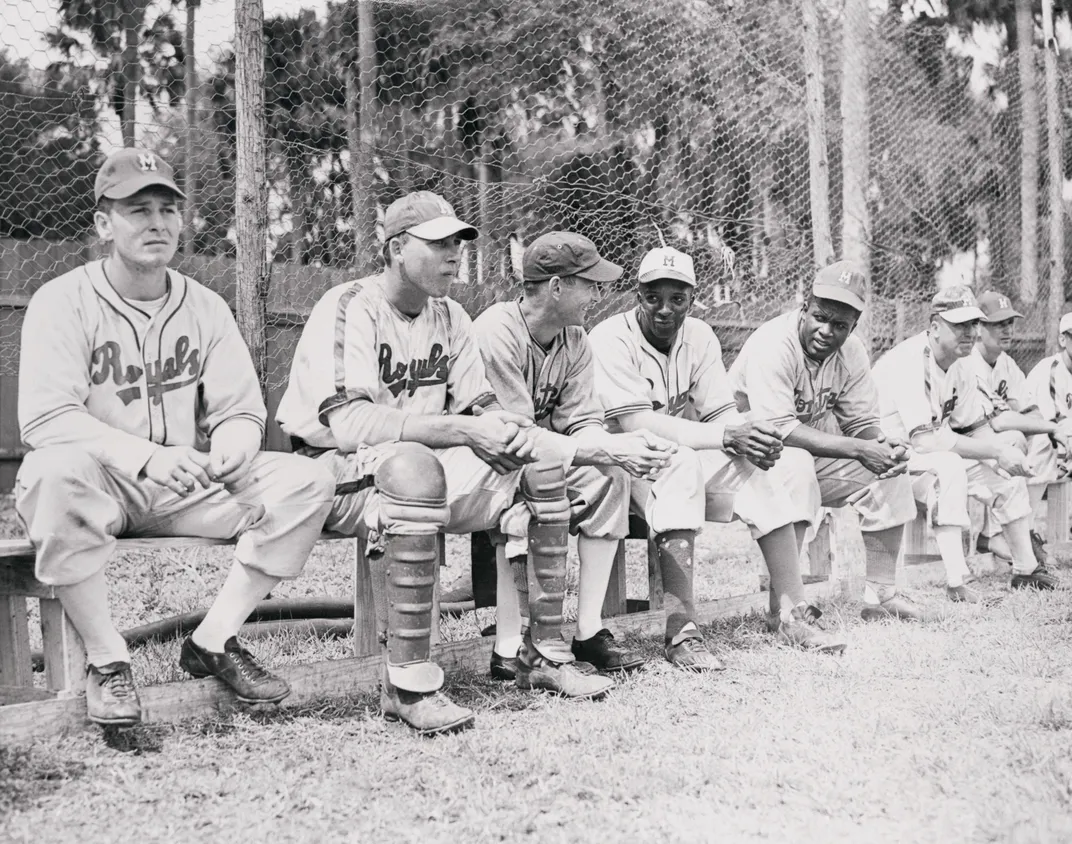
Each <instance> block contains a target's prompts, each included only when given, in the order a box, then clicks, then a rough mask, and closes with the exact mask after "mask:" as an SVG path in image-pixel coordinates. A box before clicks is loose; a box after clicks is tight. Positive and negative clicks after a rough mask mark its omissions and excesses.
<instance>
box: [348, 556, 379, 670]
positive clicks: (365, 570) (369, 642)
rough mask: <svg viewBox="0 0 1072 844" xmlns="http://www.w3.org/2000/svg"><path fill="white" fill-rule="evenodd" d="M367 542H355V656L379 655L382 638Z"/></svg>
mask: <svg viewBox="0 0 1072 844" xmlns="http://www.w3.org/2000/svg"><path fill="white" fill-rule="evenodd" d="M375 600H376V599H375V595H374V592H373V588H372V571H371V569H370V568H369V562H368V557H367V556H366V554H365V540H364V539H355V540H354V656H355V657H361V656H368V655H378V654H379V653H380V647H381V645H380V636H379V629H378V625H377V624H376V604H375Z"/></svg>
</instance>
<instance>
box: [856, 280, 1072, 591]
mask: <svg viewBox="0 0 1072 844" xmlns="http://www.w3.org/2000/svg"><path fill="white" fill-rule="evenodd" d="M982 318H983V312H982V311H981V310H979V306H978V304H977V302H976V300H975V296H974V295H973V294H972V292H971V289H970V288H968V287H965V286H963V285H954V286H951V287H947V288H944V289H943V290H940V291H939V292H938V293H937V294H935V296H934V298H933V299H932V300H931V317H930V324H929V326H928V327H927V330H926V331H923V332H920V333H919V334H917V335H915V336H914V337H909V338H908V339H907V340H904V341H903V342H901V343H899V344H898V345H896V346H894V347H893V348H892V349H890V350H889V351H888V352H886V354H884V355H883V356H882V357H881V358H880V359H879V360H878V362H877V363H876V364H875V366H874V368H873V373H874V376H875V383H876V384H877V385H878V391H879V406H880V409H881V412H882V428H883V430H884V431H885V432H886V434H887V435H888V436H891V437H896V438H898V439H900V440H905V441H908V442H909V443H910V444H911V447H912V452H913V453H912V455H911V457H910V458H909V462H908V471H909V473H910V474H911V475H912V479H913V483H912V489H913V492H914V494H915V497H916V500H917V501H919V502H921V503H923V504H925V506H926V508H927V518H928V521H929V523H930V525H931V528H932V529H933V532H934V538H935V541H936V542H937V544H938V550H939V553H940V554H941V556H942V560H943V562H944V563H945V571H946V588H947V591H948V593H949V596H950V598H952V599H953V600H956V598H954V593H955V591H956V590H957V587H958V586H962V585H964V583H965V580H966V579H967V578H968V577H970V572H969V570H968V567H967V564H966V563H965V561H964V547H963V544H962V542H963V536H962V535H963V532H964V531H965V530H968V529H969V528H970V522H969V516H968V496H969V495H971V496H972V497H975V498H977V499H979V500H980V501H982V502H984V503H985V504H986V505H987V506H989V507H990V511H991V513H992V514H993V516H994V520H995V522H996V524H998V525H1000V526H1001V529H1002V531H1003V532H1004V534H1005V537H1006V540H1007V541H1008V544H1009V548H1010V550H1011V553H1012V557H1013V572H1014V575H1013V578H1012V586H1013V588H1015V589H1027V588H1030V589H1053V588H1054V587H1055V586H1056V579H1055V578H1054V577H1053V575H1052V574H1050V573H1049V572H1048V571H1047V569H1046V567H1045V566H1041V565H1037V563H1036V560H1035V556H1034V551H1033V549H1032V547H1031V502H1030V499H1029V498H1028V494H1027V482H1026V480H1025V478H1026V477H1027V475H1028V474H1029V469H1028V466H1027V457H1026V455H1025V454H1024V452H1023V451H1022V450H1021V448H1019V447H1017V444H1016V443H1015V442H1012V440H1011V438H1010V437H1008V436H1007V435H1004V434H1002V435H999V434H997V433H995V431H994V430H993V429H992V428H991V427H990V424H989V419H988V415H987V408H986V404H985V401H984V394H983V391H982V389H981V383H980V381H979V378H978V377H977V376H976V374H975V371H974V370H973V369H972V367H971V366H970V364H969V363H968V362H967V361H966V360H965V358H967V357H968V356H969V355H970V354H971V352H972V348H973V347H974V346H975V340H976V336H977V334H978V330H979V329H978V326H979V322H980V320H981V319H982ZM1022 442H1023V438H1022V436H1020V443H1021V444H1022ZM972 591H974V590H972Z"/></svg>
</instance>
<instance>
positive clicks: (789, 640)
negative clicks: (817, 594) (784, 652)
mask: <svg viewBox="0 0 1072 844" xmlns="http://www.w3.org/2000/svg"><path fill="white" fill-rule="evenodd" d="M821 617H822V613H821V612H820V611H819V609H818V608H817V607H813V606H810V605H809V604H797V605H796V606H795V607H793V609H792V610H791V611H790V612H789V615H788V617H787V618H783V617H781V616H777V617H776V627H775V631H774V636H775V638H776V639H777V640H778V641H779V642H782V643H783V644H786V645H792V646H793V647H796V648H802V649H803V650H806V651H818V652H819V653H826V654H839V653H843V652H844V650H845V648H846V647H848V642H846V641H845V637H844V636H843V635H841V634H839V633H837V632H832V631H829V630H823V629H822V628H821V627H819V626H818V625H817V624H816V623H815V622H816V621H818V620H819V619H820V618H821Z"/></svg>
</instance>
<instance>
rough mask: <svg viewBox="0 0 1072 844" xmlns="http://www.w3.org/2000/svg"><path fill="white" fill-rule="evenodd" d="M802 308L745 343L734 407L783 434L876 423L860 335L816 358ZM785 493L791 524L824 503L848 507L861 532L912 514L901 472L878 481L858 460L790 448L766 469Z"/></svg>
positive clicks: (810, 516)
mask: <svg viewBox="0 0 1072 844" xmlns="http://www.w3.org/2000/svg"><path fill="white" fill-rule="evenodd" d="M800 319H801V312H800V311H799V310H794V311H791V312H790V313H787V314H783V315H782V316H779V317H775V318H774V319H772V320H770V321H768V322H766V323H764V324H763V325H761V326H760V327H759V328H757V329H756V331H755V332H754V333H753V334H752V335H751V336H750V337H749V338H748V339H747V340H746V341H745V343H744V346H743V347H742V348H741V351H740V353H739V354H738V355H737V359H736V360H735V361H734V363H733V366H732V367H730V373H729V375H730V383H731V385H732V387H733V394H734V398H735V399H736V401H737V408H738V410H740V411H741V412H743V413H747V414H749V416H750V417H751V418H752V419H756V420H768V421H770V422H773V423H774V424H776V425H777V426H778V429H779V433H780V434H781V435H782V437H783V439H784V437H786V436H787V435H788V434H790V433H791V432H792V431H793V430H794V429H795V428H796V427H797V426H799V425H808V426H809V427H811V428H815V429H816V430H819V431H823V432H825V433H830V434H838V435H841V436H846V437H854V436H856V435H857V434H859V433H860V432H861V431H865V430H867V429H869V428H877V427H878V425H879V407H878V392H877V390H876V388H875V383H874V380H873V379H872V377H871V365H870V361H869V360H868V356H867V351H866V349H864V344H863V343H862V342H861V341H860V338H858V337H856V336H855V335H850V336H849V338H848V340H847V341H846V342H845V344H844V346H842V347H841V348H840V349H839V350H838V351H837V352H836V353H835V354H833V355H831V356H830V357H828V358H827V359H826V360H824V361H822V362H817V361H814V360H812V359H811V358H809V357H808V356H807V355H805V354H804V349H803V347H802V346H801V344H800V333H799V325H800ZM768 474H769V476H770V478H771V480H772V481H773V482H774V485H775V487H777V488H780V489H785V490H787V491H788V492H789V500H790V501H791V503H792V505H793V507H794V512H793V520H794V521H796V522H809V523H811V524H812V525H813V526H814V525H815V524H816V521H817V518H818V516H819V514H820V512H821V508H822V507H841V506H844V505H846V504H847V505H849V506H851V507H852V508H853V509H854V510H855V511H856V512H857V514H858V515H859V517H860V528H861V530H864V531H879V530H885V529H887V528H891V527H895V526H897V525H903V524H905V523H906V522H909V521H911V520H912V519H914V518H915V516H916V506H915V502H914V500H913V498H912V483H911V481H910V480H909V478H908V477H907V476H906V475H899V476H897V477H893V478H886V479H884V480H879V479H877V478H876V477H875V475H874V474H873V473H872V472H871V471H870V470H869V469H867V467H866V466H864V465H863V464H862V463H860V462H859V461H858V460H850V459H846V458H834V457H813V456H812V455H810V454H808V453H807V452H806V451H804V450H803V449H797V448H787V449H785V451H784V452H783V453H782V457H781V459H779V460H778V462H777V463H775V465H774V468H772V469H770V470H769V472H768Z"/></svg>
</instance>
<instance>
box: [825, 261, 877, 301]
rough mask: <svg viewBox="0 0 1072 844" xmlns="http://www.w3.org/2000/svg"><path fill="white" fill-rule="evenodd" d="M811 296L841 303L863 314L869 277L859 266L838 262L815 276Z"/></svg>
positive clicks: (829, 265) (847, 262)
mask: <svg viewBox="0 0 1072 844" xmlns="http://www.w3.org/2000/svg"><path fill="white" fill-rule="evenodd" d="M811 295H812V296H814V297H815V298H817V299H830V300H832V301H834V302H841V303H843V304H845V305H848V306H849V307H850V308H855V309H856V310H857V311H860V312H861V313H862V312H863V309H864V297H865V296H866V295H867V277H866V276H865V275H864V272H863V268H862V267H860V266H859V265H858V264H854V263H853V262H852V261H836V262H835V263H833V264H828V265H827V266H825V267H823V268H822V269H821V270H819V272H818V273H816V274H815V281H814V282H813V283H812V286H811Z"/></svg>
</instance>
